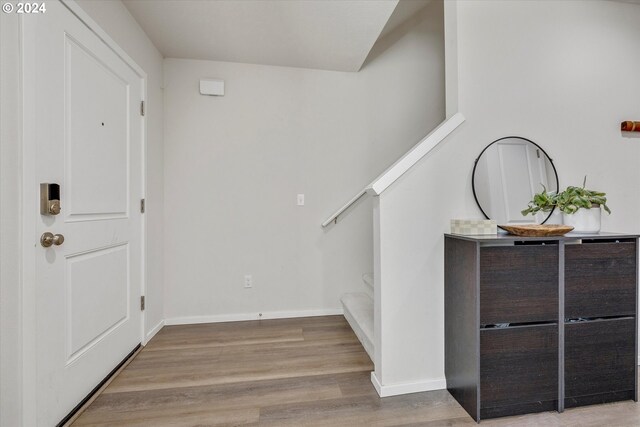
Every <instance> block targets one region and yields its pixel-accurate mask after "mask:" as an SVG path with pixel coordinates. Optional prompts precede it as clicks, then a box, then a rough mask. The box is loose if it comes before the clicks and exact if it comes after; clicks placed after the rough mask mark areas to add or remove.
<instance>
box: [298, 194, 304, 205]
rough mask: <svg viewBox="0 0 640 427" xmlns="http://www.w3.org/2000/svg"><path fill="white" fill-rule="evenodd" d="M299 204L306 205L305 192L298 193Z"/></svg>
mask: <svg viewBox="0 0 640 427" xmlns="http://www.w3.org/2000/svg"><path fill="white" fill-rule="evenodd" d="M298 206H304V194H298Z"/></svg>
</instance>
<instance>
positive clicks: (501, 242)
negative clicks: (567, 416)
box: [445, 233, 638, 422]
mask: <svg viewBox="0 0 640 427" xmlns="http://www.w3.org/2000/svg"><path fill="white" fill-rule="evenodd" d="M637 258H638V236H637V235H628V234H617V233H599V234H593V235H571V234H569V235H566V236H562V237H545V238H527V237H517V236H510V235H497V236H496V235H494V236H463V235H455V234H447V235H445V375H446V379H447V389H448V390H449V392H450V393H451V395H452V396H453V397H454V398H455V399H456V400H457V401H458V402H459V403H460V405H462V407H463V408H464V409H465V410H466V411H467V412H468V413H469V414H470V415H471V416H472V417H473V419H475V420H476V421H478V422H479V421H480V420H481V419H487V418H494V417H501V416H507V415H517V414H524V413H530V412H539V411H550V410H557V411H560V412H562V411H563V410H564V408H565V407H567V408H569V407H574V406H581V405H590V404H595V403H604V402H612V401H617V400H626V399H633V400H635V401H637V400H638V390H637V388H638V387H637V365H638V351H637V348H638V343H637V332H638V326H637V318H638V307H637V292H638V291H637V289H638V283H637V276H638V266H637Z"/></svg>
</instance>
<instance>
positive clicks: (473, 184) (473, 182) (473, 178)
mask: <svg viewBox="0 0 640 427" xmlns="http://www.w3.org/2000/svg"><path fill="white" fill-rule="evenodd" d="M503 139H522V140H523V141H527V142H530V143H531V144H533V145H535V146H536V147H537V148H538V149H539V150H540V151H542V152H543V153H544V155H545V156H547V159H549V162H551V166H552V167H553V174H554V175H555V177H556V183H557V188H556V193H557V192H559V191H560V180H559V179H558V171H557V170H556V165H555V163H553V159H552V158H551V156H549V154H547V152H546V151H544V148H542V147H540V146H539V145H538V144H536V143H535V142H533V141H531V140H530V139H527V138H523V137H521V136H504V137H502V138H498V139H496V140H495V141H493V142H492V143H490V144H489V145H487V146H486V147H484V149H483V150H482V151H481V152H480V154H479V155H478V157H476V159H475V160H474V161H473V171H472V172H471V190H472V191H473V198H474V200H475V201H476V205H477V206H478V209H480V212H482V215H484V217H485V218H486V219H491V218H489V215H487V213H486V212H485V211H484V209H482V206H480V202H479V201H478V195H477V194H476V168H477V167H478V160H480V157H482V155H483V154H484V152H485V151H487V149H488V148H489V147H491V146H492V145H493V144H495V143H496V142H499V141H502V140H503ZM555 210H556V207H555V206H554V207H553V208H552V209H551V211H550V212H549V214H548V215H547V217H546V218H545V219H544V221H542V223H541V224H544V223H545V222H547V221H548V220H549V218H550V217H551V215H552V214H553V211H555Z"/></svg>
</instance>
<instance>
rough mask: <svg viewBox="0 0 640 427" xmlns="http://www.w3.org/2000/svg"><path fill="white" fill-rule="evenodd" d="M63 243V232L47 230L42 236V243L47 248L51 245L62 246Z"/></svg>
mask: <svg viewBox="0 0 640 427" xmlns="http://www.w3.org/2000/svg"><path fill="white" fill-rule="evenodd" d="M63 243H64V236H63V235H62V234H53V233H50V232H48V231H47V232H45V233H42V236H40V244H41V245H42V246H43V247H45V248H50V247H51V245H56V246H60V245H61V244H63Z"/></svg>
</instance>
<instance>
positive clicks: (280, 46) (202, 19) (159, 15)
mask: <svg viewBox="0 0 640 427" xmlns="http://www.w3.org/2000/svg"><path fill="white" fill-rule="evenodd" d="M123 2H124V4H125V5H126V7H127V8H128V9H129V11H130V12H131V14H132V15H133V17H134V18H135V19H136V20H137V21H138V23H139V24H140V26H141V27H142V29H143V30H144V31H145V32H146V33H147V35H148V36H149V38H150V39H151V41H152V42H153V43H154V44H155V45H156V47H157V48H158V49H159V50H160V52H161V53H162V54H163V55H164V56H165V57H167V58H188V59H205V60H213V61H227V62H244V63H252V64H265V65H279V66H289V67H302V68H313V69H325V70H336V71H358V70H359V69H360V67H361V66H362V64H363V63H364V61H365V59H366V58H367V55H368V54H369V51H370V50H371V48H372V47H373V45H374V43H375V42H376V40H377V39H378V37H379V36H380V34H381V32H382V30H383V28H384V27H385V25H386V24H387V22H388V21H389V18H390V17H391V15H392V13H393V12H394V9H395V8H396V6H397V4H398V0H341V1H331V0H307V1H288V0H270V1H262V0H244V1H235V0H218V1H211V0H154V1H148V0H123Z"/></svg>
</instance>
